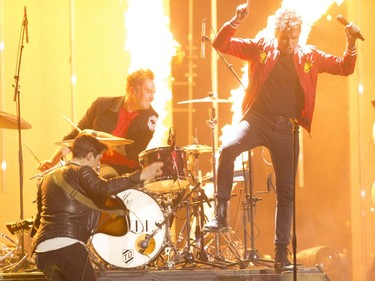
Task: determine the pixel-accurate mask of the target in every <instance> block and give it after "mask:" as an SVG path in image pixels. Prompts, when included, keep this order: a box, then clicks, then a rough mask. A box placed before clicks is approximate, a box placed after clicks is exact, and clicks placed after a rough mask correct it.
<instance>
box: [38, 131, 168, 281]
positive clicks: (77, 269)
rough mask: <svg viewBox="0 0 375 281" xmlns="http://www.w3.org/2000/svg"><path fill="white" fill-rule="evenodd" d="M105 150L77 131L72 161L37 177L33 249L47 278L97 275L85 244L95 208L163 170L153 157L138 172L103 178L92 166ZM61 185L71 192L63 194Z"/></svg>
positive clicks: (74, 280)
mask: <svg viewBox="0 0 375 281" xmlns="http://www.w3.org/2000/svg"><path fill="white" fill-rule="evenodd" d="M106 150H107V146H106V145H105V144H103V143H102V142H100V141H98V140H97V139H96V138H95V137H93V136H92V135H87V134H80V135H78V137H77V138H76V139H75V140H74V143H73V146H72V155H73V158H72V160H71V161H69V162H68V163H67V164H66V165H65V166H63V167H59V168H56V169H54V170H52V171H50V172H49V173H47V174H46V175H44V177H43V179H42V180H41V182H39V185H38V196H37V202H38V213H37V216H36V222H39V223H36V224H34V225H35V228H36V229H37V230H36V233H34V235H33V251H34V252H35V254H36V263H37V266H38V268H39V269H40V270H41V271H42V272H43V273H44V274H45V276H46V278H47V280H49V281H51V280H53V281H93V280H97V279H96V276H95V272H94V269H93V267H92V265H91V263H90V260H89V257H88V252H87V249H86V246H85V244H86V243H87V241H88V239H89V237H90V236H91V235H92V234H93V233H95V232H97V231H98V229H99V228H100V227H101V226H102V225H101V224H100V223H99V222H100V221H102V220H100V218H101V215H102V212H101V211H100V210H101V209H106V207H105V206H106V202H108V200H115V199H113V198H114V197H113V195H115V194H117V193H119V192H121V191H123V190H126V189H129V188H132V187H134V186H136V185H138V184H139V183H140V182H142V181H144V180H148V179H152V178H153V177H155V176H158V175H161V174H162V170H161V168H162V166H163V163H161V162H154V163H152V164H150V165H149V166H147V167H145V168H144V169H143V170H142V171H136V172H133V173H131V174H124V175H121V176H118V177H115V178H111V179H108V180H106V179H103V178H102V177H100V176H99V175H98V173H97V172H96V171H95V169H96V168H97V166H98V165H99V164H100V160H101V158H102V156H103V153H104V151H106ZM66 186H69V187H70V188H71V190H73V191H74V192H70V193H69V194H68V193H67V191H66V190H67V189H66ZM74 193H79V194H80V195H83V197H84V198H85V199H87V200H89V201H90V202H91V203H93V206H94V207H91V206H90V204H85V203H84V202H86V201H84V200H77V196H76V195H75V194H74ZM75 198H76V199H75ZM120 201H121V200H120ZM86 203H87V202H86ZM107 205H108V204H107ZM119 207H120V206H118V207H117V210H116V211H118V213H121V211H122V213H123V214H125V215H126V209H125V208H124V207H123V206H121V207H123V208H124V209H122V210H121V209H118V208H119ZM112 211H115V210H113V208H112ZM123 218H124V217H123ZM125 231H126V230H125Z"/></svg>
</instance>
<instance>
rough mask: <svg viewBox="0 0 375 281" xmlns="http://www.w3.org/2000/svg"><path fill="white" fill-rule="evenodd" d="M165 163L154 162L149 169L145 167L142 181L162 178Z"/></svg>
mask: <svg viewBox="0 0 375 281" xmlns="http://www.w3.org/2000/svg"><path fill="white" fill-rule="evenodd" d="M163 165H164V163H163V162H154V163H151V164H150V165H148V166H147V167H144V168H143V169H142V172H141V176H140V177H141V181H145V180H150V179H152V178H154V177H156V176H160V175H162V174H163V171H162V169H161V168H162V167H163Z"/></svg>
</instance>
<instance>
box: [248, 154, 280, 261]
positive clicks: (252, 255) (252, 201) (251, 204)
mask: <svg viewBox="0 0 375 281" xmlns="http://www.w3.org/2000/svg"><path fill="white" fill-rule="evenodd" d="M251 153H252V152H251V150H249V151H248V165H249V167H248V169H249V173H248V176H246V170H245V168H243V176H244V184H245V200H244V202H243V203H242V207H243V226H244V238H243V239H244V261H243V266H245V265H247V264H249V263H252V264H254V265H258V264H263V263H264V264H265V263H267V262H270V263H272V265H273V262H274V261H273V260H268V259H263V258H261V254H259V252H258V251H257V250H256V248H255V235H254V225H255V222H254V210H255V208H256V204H257V201H259V200H261V199H260V198H257V197H254V187H253V164H252V154H251ZM269 191H270V190H269V188H268V190H267V191H265V192H269ZM265 192H262V193H265ZM247 222H249V223H250V238H251V240H250V250H248V248H247ZM245 267H246V266H245ZM245 267H242V268H245Z"/></svg>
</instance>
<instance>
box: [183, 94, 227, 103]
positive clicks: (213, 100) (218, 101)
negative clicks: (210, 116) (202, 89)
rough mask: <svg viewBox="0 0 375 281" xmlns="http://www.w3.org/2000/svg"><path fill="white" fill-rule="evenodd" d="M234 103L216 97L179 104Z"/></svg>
mask: <svg viewBox="0 0 375 281" xmlns="http://www.w3.org/2000/svg"><path fill="white" fill-rule="evenodd" d="M230 102H232V101H231V100H227V99H219V98H217V97H214V96H208V97H205V98H203V99H195V100H185V101H180V102H178V103H177V104H185V103H230Z"/></svg>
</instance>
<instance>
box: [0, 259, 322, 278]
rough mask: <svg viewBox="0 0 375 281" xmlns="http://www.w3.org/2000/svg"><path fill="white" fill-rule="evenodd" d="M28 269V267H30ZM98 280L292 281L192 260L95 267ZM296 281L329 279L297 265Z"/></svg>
mask: <svg viewBox="0 0 375 281" xmlns="http://www.w3.org/2000/svg"><path fill="white" fill-rule="evenodd" d="M29 270H30V269H29ZM21 271H22V269H21V270H19V272H11V273H0V279H1V280H13V281H16V280H17V281H18V280H19V281H21V280H29V281H30V280H46V279H45V278H44V276H43V274H42V273H41V272H39V271H37V270H32V271H31V272H21ZM97 276H98V281H116V280H127V281H176V280H178V281H194V280H197V281H198V280H199V281H292V280H294V274H293V272H284V273H282V274H275V273H274V272H273V269H272V268H270V267H258V266H248V267H247V268H245V269H240V268H239V267H238V266H230V267H228V268H226V269H220V268H217V267H211V266H206V265H204V266H201V265H199V266H197V265H195V264H194V263H192V264H189V266H186V267H183V268H180V269H163V270H154V269H139V270H135V269H131V270H130V269H129V270H117V269H116V270H113V269H111V270H98V271H97ZM297 280H298V281H328V280H329V279H328V278H327V276H326V274H325V273H321V272H319V270H318V269H317V268H304V267H300V268H299V269H298V271H297Z"/></svg>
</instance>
